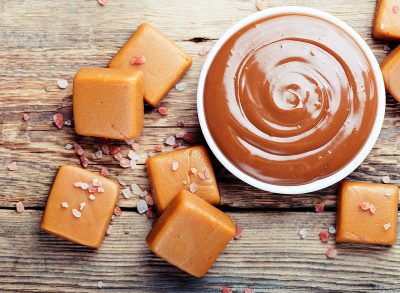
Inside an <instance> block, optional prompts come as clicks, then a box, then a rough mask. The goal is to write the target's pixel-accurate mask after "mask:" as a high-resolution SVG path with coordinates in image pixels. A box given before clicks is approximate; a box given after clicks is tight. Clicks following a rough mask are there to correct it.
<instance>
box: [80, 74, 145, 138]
mask: <svg viewBox="0 0 400 293" xmlns="http://www.w3.org/2000/svg"><path fill="white" fill-rule="evenodd" d="M143 91H144V86H143V74H142V73H141V72H140V71H136V70H129V69H122V68H94V67H84V68H81V69H79V71H78V72H77V73H76V75H75V78H74V90H73V93H74V97H73V112H74V123H75V130H76V132H77V133H78V134H80V135H86V136H96V137H104V138H112V139H120V140H128V139H133V138H136V137H138V136H139V135H140V133H141V131H142V129H143V116H144V106H143Z"/></svg>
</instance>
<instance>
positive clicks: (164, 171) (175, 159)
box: [147, 146, 221, 214]
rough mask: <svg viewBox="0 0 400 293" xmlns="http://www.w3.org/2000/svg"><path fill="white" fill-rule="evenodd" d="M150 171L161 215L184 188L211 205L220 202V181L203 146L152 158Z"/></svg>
mask: <svg viewBox="0 0 400 293" xmlns="http://www.w3.org/2000/svg"><path fill="white" fill-rule="evenodd" d="M175 168H176V169H175ZM147 171H148V174H149V179H150V183H151V187H152V193H153V199H154V203H155V206H156V208H157V211H158V212H159V213H160V214H161V213H162V212H163V211H164V209H165V208H166V207H167V206H168V204H169V203H170V202H171V201H172V200H173V199H174V197H175V196H176V195H177V194H178V193H179V192H180V191H181V190H188V191H191V192H192V193H193V194H195V195H197V196H198V197H200V198H202V199H204V200H205V201H207V202H209V203H210V204H213V205H218V204H219V203H220V200H221V198H220V194H219V191H218V186H217V181H216V179H215V175H214V171H213V168H212V165H211V161H210V158H209V156H208V153H207V150H206V148H205V147H203V146H193V147H190V148H186V149H181V150H177V151H172V152H169V153H164V154H160V155H157V156H154V157H151V158H149V159H148V160H147Z"/></svg>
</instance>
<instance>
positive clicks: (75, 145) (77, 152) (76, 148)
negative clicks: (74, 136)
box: [74, 143, 84, 156]
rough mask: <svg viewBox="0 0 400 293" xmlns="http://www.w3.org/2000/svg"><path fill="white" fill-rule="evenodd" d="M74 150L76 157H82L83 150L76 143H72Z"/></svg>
mask: <svg viewBox="0 0 400 293" xmlns="http://www.w3.org/2000/svg"><path fill="white" fill-rule="evenodd" d="M74 150H75V153H76V154H77V155H78V156H82V155H83V152H84V151H83V148H82V147H81V146H80V145H79V144H77V143H74Z"/></svg>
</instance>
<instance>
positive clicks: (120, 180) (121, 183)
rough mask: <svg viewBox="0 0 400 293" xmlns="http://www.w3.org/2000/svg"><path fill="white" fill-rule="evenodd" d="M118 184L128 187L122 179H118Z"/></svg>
mask: <svg viewBox="0 0 400 293" xmlns="http://www.w3.org/2000/svg"><path fill="white" fill-rule="evenodd" d="M118 183H119V184H120V185H122V186H126V182H125V181H124V180H122V179H121V178H118Z"/></svg>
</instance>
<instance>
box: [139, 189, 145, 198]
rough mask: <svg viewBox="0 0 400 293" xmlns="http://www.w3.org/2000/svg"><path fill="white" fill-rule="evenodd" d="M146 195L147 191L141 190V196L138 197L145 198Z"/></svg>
mask: <svg viewBox="0 0 400 293" xmlns="http://www.w3.org/2000/svg"><path fill="white" fill-rule="evenodd" d="M146 195H147V190H143V191H142V193H141V194H139V196H140V197H145V196H146Z"/></svg>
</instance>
